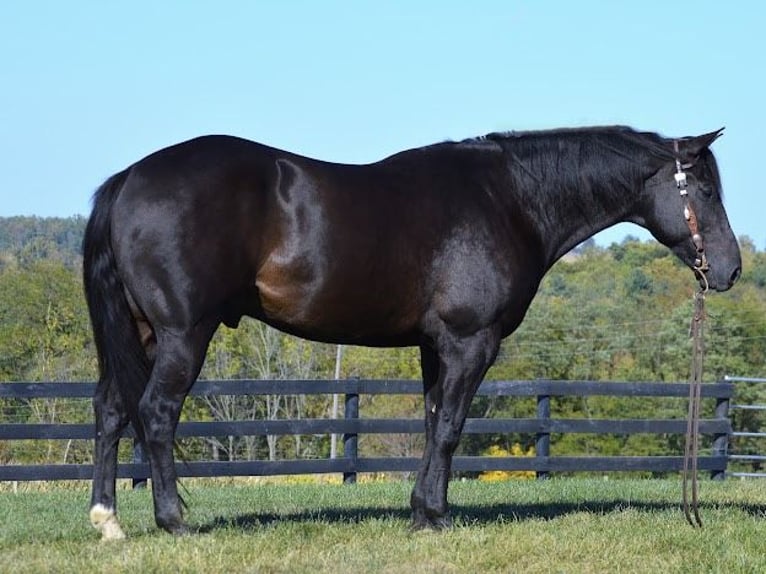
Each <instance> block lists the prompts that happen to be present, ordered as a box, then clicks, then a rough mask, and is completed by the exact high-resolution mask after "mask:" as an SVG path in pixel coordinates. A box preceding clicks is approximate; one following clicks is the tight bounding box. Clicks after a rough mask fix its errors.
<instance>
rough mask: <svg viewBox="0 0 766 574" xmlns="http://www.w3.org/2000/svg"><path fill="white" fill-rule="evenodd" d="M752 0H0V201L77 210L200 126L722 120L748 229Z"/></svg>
mask: <svg viewBox="0 0 766 574" xmlns="http://www.w3.org/2000/svg"><path fill="white" fill-rule="evenodd" d="M764 6H766V4H765V3H763V2H755V1H753V2H737V3H734V2H720V1H710V0H696V1H675V2H670V1H667V0H665V1H659V0H641V1H640V2H607V1H592V0H585V1H576V2H564V1H561V2H554V1H547V2H546V1H537V2H532V1H524V2H522V1H518V0H517V1H513V0H507V1H504V2H500V1H498V2H486V1H484V2H482V1H474V2H451V1H448V0H441V1H421V2H412V1H410V2H404V1H402V2H396V1H388V2H384V1H382V0H379V1H377V2H338V1H333V0H323V1H315V2H307V1H302V2H301V1H292V2H291V1H282V2H277V1H273V2H267V1H261V2H255V1H252V2H244V1H243V2H233V1H232V2H215V3H213V2H204V3H203V2H194V1H186V2H180V1H165V2H147V1H143V0H141V1H135V0H134V1H131V2H122V3H117V2H96V1H92V2H85V1H79V0H70V1H68V2H52V1H51V2H41V1H35V0H28V1H24V2H3V3H2V6H0V158H2V159H0V216H9V215H40V216H69V215H73V214H84V215H85V214H87V213H88V212H89V210H90V205H89V200H90V196H91V194H92V192H93V190H94V189H95V188H96V187H97V186H98V185H99V184H100V183H101V181H102V180H103V179H105V178H106V177H107V176H109V175H110V174H111V173H113V172H115V171H118V170H120V169H123V168H124V167H126V166H127V165H129V164H130V163H132V162H134V161H136V160H138V159H140V158H141V157H143V156H144V155H146V154H148V153H150V152H152V151H154V150H156V149H159V148H161V147H164V146H166V145H170V144H173V143H176V142H178V141H181V140H184V139H188V138H191V137H194V136H197V135H201V134H206V133H229V134H234V135H239V136H242V137H247V138H249V139H254V140H257V141H261V142H263V143H266V144H269V145H272V146H276V147H281V148H284V149H289V150H291V151H295V152H298V153H302V154H306V155H310V156H314V157H318V158H322V159H327V160H333V161H343V162H367V161H374V160H377V159H380V158H382V157H384V156H386V155H388V154H391V153H394V152H396V151H399V150H402V149H406V148H410V147H415V146H420V145H426V144H429V143H433V142H436V141H441V140H445V139H462V138H465V137H471V136H476V135H481V134H485V133H487V132H490V131H496V130H524V129H546V128H553V127H562V126H580V125H600V124H614V123H619V124H627V125H631V126H634V127H636V128H638V129H641V130H649V131H657V132H660V133H662V134H664V135H666V136H683V135H692V134H697V133H703V132H708V131H712V130H714V129H717V128H719V127H721V126H726V133H725V135H724V136H723V138H721V139H720V140H719V141H717V142H716V144H715V146H714V151H715V152H716V156H717V157H718V161H719V166H720V169H721V173H722V177H723V182H724V189H725V192H726V203H727V209H728V211H729V215H730V219H731V222H732V226H733V228H734V231H735V233H736V234H737V235H748V236H750V237H751V238H752V239H753V240H754V241H755V243H756V245H757V246H758V247H759V248H764V247H766V225H764V223H763V222H764V220H766V217H765V215H766V209H765V207H766V192H764V191H763V190H761V187H762V186H763V184H762V183H761V181H760V180H761V178H760V173H759V168H760V167H761V161H763V159H762V158H761V155H762V151H761V149H760V147H761V146H760V145H759V144H760V139H761V137H763V136H764V135H766V119H764V118H765V117H766V114H764V110H763V104H764V102H766V93H765V92H766V90H765V89H764V84H765V83H766V80H765V79H764V78H765V77H766V75H765V74H764V61H766V39H764V38H766V35H764V34H763V26H764V23H765V22H766V18H765V16H766V8H764ZM636 229H637V228H633V227H626V226H619V227H618V228H616V229H614V230H613V231H609V232H604V233H603V234H602V235H601V236H599V240H600V241H604V242H610V241H619V240H621V239H622V238H623V236H624V235H625V234H626V233H634V234H635V230H636ZM642 237H648V235H643V236H642Z"/></svg>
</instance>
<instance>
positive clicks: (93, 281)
mask: <svg viewBox="0 0 766 574" xmlns="http://www.w3.org/2000/svg"><path fill="white" fill-rule="evenodd" d="M128 173H129V172H128V170H126V171H123V172H121V173H118V174H115V175H113V176H112V177H110V178H109V179H108V180H106V181H105V182H104V184H103V185H102V186H101V187H99V188H98V190H96V193H95V195H94V196H93V212H92V213H91V216H90V219H89V220H88V225H87V227H86V229H85V238H84V240H83V258H84V259H83V283H84V285H85V298H86V300H87V302H88V309H89V311H90V321H91V325H92V326H93V337H94V339H95V342H96V351H97V353H98V365H99V375H100V377H99V382H100V384H105V383H107V382H109V383H110V384H113V385H114V388H115V389H118V392H119V393H120V396H121V397H122V400H123V403H124V404H125V408H126V409H127V411H128V416H129V418H130V421H131V423H132V424H133V427H134V428H135V431H136V434H137V435H138V437H139V439H141V440H143V438H144V437H143V434H144V433H143V427H142V425H141V423H140V420H139V418H138V402H139V401H140V400H141V396H142V395H143V393H144V390H145V389H146V384H147V381H148V380H149V374H150V370H151V365H150V363H149V359H148V357H147V356H146V352H145V351H144V348H143V346H142V345H141V340H140V338H139V335H138V328H137V327H136V323H135V321H134V319H133V317H132V315H131V313H130V308H129V307H128V301H127V299H126V296H125V290H124V286H123V283H122V279H121V278H120V275H119V273H118V272H117V265H116V263H115V259H114V252H113V251H112V239H111V228H112V206H113V205H114V201H115V200H116V199H117V196H118V195H119V193H120V189H121V188H122V186H123V184H124V182H125V179H126V178H127V175H128Z"/></svg>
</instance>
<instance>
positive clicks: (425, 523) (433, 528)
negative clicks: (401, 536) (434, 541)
mask: <svg viewBox="0 0 766 574" xmlns="http://www.w3.org/2000/svg"><path fill="white" fill-rule="evenodd" d="M450 528H452V518H451V517H450V516H449V515H448V514H446V515H444V516H428V517H427V516H422V515H421V516H413V517H412V522H411V523H410V532H441V531H443V530H449V529H450Z"/></svg>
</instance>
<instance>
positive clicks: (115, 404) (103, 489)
mask: <svg viewBox="0 0 766 574" xmlns="http://www.w3.org/2000/svg"><path fill="white" fill-rule="evenodd" d="M93 410H94V413H95V419H96V440H95V449H94V456H93V494H92V497H91V507H90V521H91V524H93V526H94V527H95V528H97V529H98V530H100V531H101V535H102V538H103V539H104V540H110V539H120V538H125V534H124V533H123V531H122V528H120V524H119V523H118V522H117V517H116V511H117V505H116V497H115V481H116V479H117V446H118V444H119V441H120V435H121V434H122V431H123V430H124V429H125V427H126V426H127V424H128V414H127V411H126V410H125V406H124V405H123V402H122V397H121V396H120V393H119V391H118V390H117V388H116V385H115V382H114V380H113V379H111V378H105V379H102V380H100V381H99V383H98V386H97V387H96V393H95V395H94V397H93Z"/></svg>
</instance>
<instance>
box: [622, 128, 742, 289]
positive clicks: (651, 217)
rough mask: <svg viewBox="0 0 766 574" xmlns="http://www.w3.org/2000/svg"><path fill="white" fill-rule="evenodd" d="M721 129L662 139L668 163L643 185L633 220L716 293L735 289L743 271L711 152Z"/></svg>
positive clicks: (664, 163)
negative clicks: (641, 200) (637, 213)
mask: <svg viewBox="0 0 766 574" xmlns="http://www.w3.org/2000/svg"><path fill="white" fill-rule="evenodd" d="M722 131H723V130H718V131H715V132H711V133H709V134H705V135H701V136H697V137H690V138H681V139H676V140H665V145H666V146H667V147H668V151H669V152H670V157H671V159H668V160H666V161H663V162H662V165H661V167H660V168H659V170H656V171H653V175H652V176H651V177H649V179H647V180H646V181H645V197H646V198H647V203H644V204H643V210H642V211H643V213H642V214H640V216H639V217H638V218H637V219H636V222H637V223H640V224H641V225H643V226H644V227H646V228H647V229H648V230H649V231H650V232H651V233H652V235H654V237H655V238H656V239H657V240H658V241H660V242H661V243H663V244H664V245H666V246H667V247H669V248H670V249H671V250H672V251H673V253H675V254H676V255H677V256H678V257H679V258H680V259H681V260H682V261H683V262H684V263H686V264H687V265H688V266H689V267H690V268H692V269H693V270H694V271H695V273H696V275H697V277H698V279H699V280H700V283H701V285H702V286H703V287H708V286H709V287H710V288H711V289H715V290H717V291H726V290H727V289H729V288H730V287H731V286H732V285H734V282H735V281H736V280H737V278H738V277H739V275H740V273H741V270H742V260H741V257H740V253H739V245H738V244H737V240H736V238H735V237H734V233H733V232H732V230H731V227H730V226H729V219H728V217H727V216H726V210H725V209H724V207H723V196H722V192H721V180H720V177H719V175H718V167H717V166H716V161H715V158H714V157H713V153H712V152H711V151H710V149H709V147H710V144H712V143H713V141H714V140H715V139H716V138H717V137H718V136H720V135H721V132H722Z"/></svg>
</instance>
